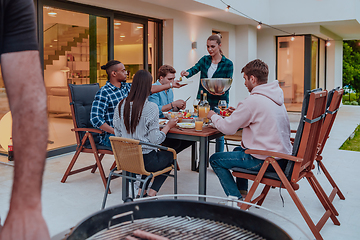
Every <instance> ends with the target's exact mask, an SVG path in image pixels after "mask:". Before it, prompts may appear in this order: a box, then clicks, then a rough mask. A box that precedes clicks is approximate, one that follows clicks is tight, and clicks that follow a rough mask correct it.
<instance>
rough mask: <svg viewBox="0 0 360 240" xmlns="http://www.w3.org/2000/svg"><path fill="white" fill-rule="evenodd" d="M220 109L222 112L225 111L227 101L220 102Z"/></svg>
mask: <svg viewBox="0 0 360 240" xmlns="http://www.w3.org/2000/svg"><path fill="white" fill-rule="evenodd" d="M218 107H219V108H220V110H221V111H225V109H226V107H227V103H226V100H219V103H218Z"/></svg>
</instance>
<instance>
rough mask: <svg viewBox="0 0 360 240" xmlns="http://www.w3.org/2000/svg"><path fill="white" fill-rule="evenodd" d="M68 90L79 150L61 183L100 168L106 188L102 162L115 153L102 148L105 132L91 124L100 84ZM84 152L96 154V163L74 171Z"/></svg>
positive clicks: (74, 86)
mask: <svg viewBox="0 0 360 240" xmlns="http://www.w3.org/2000/svg"><path fill="white" fill-rule="evenodd" d="M68 89H69V99H70V107H71V114H72V119H73V123H74V128H73V129H71V131H74V132H75V136H76V144H77V148H76V152H75V154H74V157H73V158H72V160H71V162H70V164H69V166H68V168H67V169H66V172H65V174H64V176H63V178H62V179H61V182H62V183H64V182H65V181H66V179H67V178H68V176H70V175H73V174H76V173H80V172H83V171H87V170H91V173H94V172H95V171H96V169H97V168H98V169H99V172H100V177H101V179H102V181H103V184H104V187H106V182H107V179H106V176H105V173H104V169H103V166H102V164H101V160H102V159H103V157H104V156H105V154H111V155H112V154H113V152H112V149H111V148H110V147H106V146H102V145H100V144H99V140H100V139H99V135H100V134H101V133H102V132H103V131H102V130H99V129H96V128H94V127H93V126H92V124H91V123H90V111H91V106H92V102H93V100H94V97H95V94H96V93H97V91H98V90H99V89H100V88H99V84H98V83H95V84H83V85H75V84H69V86H68ZM82 152H83V153H92V154H94V157H95V163H94V164H93V165H90V166H86V167H82V168H79V169H76V170H72V169H73V167H74V165H75V162H76V161H77V159H78V157H79V155H80V153H82ZM109 193H110V190H109Z"/></svg>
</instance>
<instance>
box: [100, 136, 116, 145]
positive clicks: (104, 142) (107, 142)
mask: <svg viewBox="0 0 360 240" xmlns="http://www.w3.org/2000/svg"><path fill="white" fill-rule="evenodd" d="M110 136H115V135H114V134H112V133H105V135H104V137H103V138H102V139H101V142H100V144H101V145H103V146H107V147H111V143H110V139H109V137H110Z"/></svg>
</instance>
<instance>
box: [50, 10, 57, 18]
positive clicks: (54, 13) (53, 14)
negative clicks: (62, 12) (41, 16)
mask: <svg viewBox="0 0 360 240" xmlns="http://www.w3.org/2000/svg"><path fill="white" fill-rule="evenodd" d="M48 15H49V16H50V17H56V15H57V13H56V12H54V11H51V12H48Z"/></svg>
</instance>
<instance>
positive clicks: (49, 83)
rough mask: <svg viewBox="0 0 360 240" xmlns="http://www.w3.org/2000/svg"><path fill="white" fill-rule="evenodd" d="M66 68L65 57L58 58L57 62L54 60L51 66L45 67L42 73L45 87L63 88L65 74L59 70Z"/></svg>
mask: <svg viewBox="0 0 360 240" xmlns="http://www.w3.org/2000/svg"><path fill="white" fill-rule="evenodd" d="M62 67H66V57H65V56H60V57H59V60H55V61H54V62H53V65H47V66H46V69H45V71H44V80H45V86H46V87H65V86H66V74H65V73H64V72H62V71H60V69H61V68H62Z"/></svg>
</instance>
